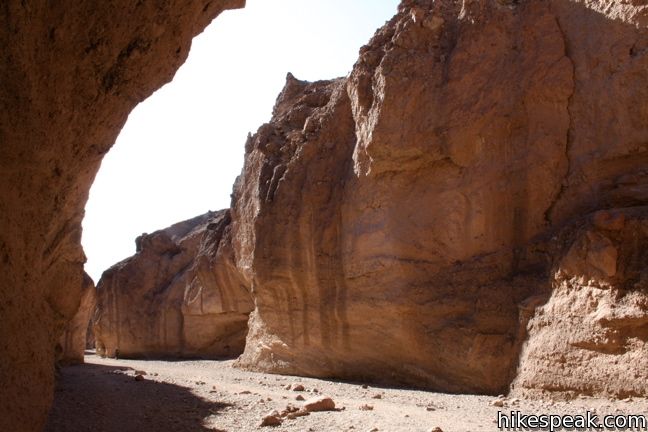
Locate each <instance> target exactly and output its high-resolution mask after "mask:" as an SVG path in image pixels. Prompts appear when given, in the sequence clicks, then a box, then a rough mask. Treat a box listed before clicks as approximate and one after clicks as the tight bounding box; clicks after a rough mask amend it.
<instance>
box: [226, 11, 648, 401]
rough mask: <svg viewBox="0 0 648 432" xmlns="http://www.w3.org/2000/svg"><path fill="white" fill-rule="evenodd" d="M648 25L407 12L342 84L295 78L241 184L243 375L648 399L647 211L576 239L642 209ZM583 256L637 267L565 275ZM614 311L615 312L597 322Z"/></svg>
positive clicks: (250, 154) (647, 181)
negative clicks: (594, 221) (583, 228)
mask: <svg viewBox="0 0 648 432" xmlns="http://www.w3.org/2000/svg"><path fill="white" fill-rule="evenodd" d="M647 26H648V5H647V4H646V2H644V1H640V0H638V1H633V2H623V3H621V2H619V3H614V4H609V2H604V1H575V0H574V1H569V0H552V1H539V0H537V1H496V0H492V1H491V0H479V1H477V0H476V1H462V2H459V1H426V0H419V1H404V2H403V3H402V4H401V5H400V7H399V11H398V14H397V15H396V16H395V17H394V18H393V19H392V20H391V21H390V22H388V23H387V24H386V25H385V26H384V27H383V28H382V29H380V30H379V31H378V32H377V33H376V35H375V36H374V38H373V39H372V40H371V42H370V43H369V44H368V45H367V46H365V47H364V48H362V49H361V52H360V59H359V61H358V62H357V63H356V65H355V66H354V68H353V71H352V72H351V74H350V75H349V77H347V78H345V79H338V80H334V81H329V82H316V83H306V82H301V81H298V80H296V79H295V78H294V77H292V76H290V75H289V76H288V78H287V83H286V86H285V88H284V90H283V91H282V93H281V95H280V96H279V99H278V101H277V104H276V106H275V110H274V113H273V119H272V121H271V122H270V123H269V124H266V125H263V126H262V127H261V128H260V129H259V131H258V132H257V134H256V135H255V136H253V137H251V138H250V139H249V140H248V143H247V145H246V161H245V166H244V169H243V173H242V175H241V177H240V178H239V179H238V180H237V182H236V185H235V188H234V201H233V207H232V219H233V221H232V227H233V245H234V252H235V257H236V262H237V266H238V268H239V270H240V271H241V274H242V276H243V277H244V279H245V281H246V283H247V284H248V285H249V286H250V288H251V291H252V293H253V295H254V298H255V305H256V308H255V310H254V312H253V313H252V315H251V319H250V333H249V335H248V340H247V344H246V348H245V352H244V354H243V355H242V356H241V358H240V359H239V361H238V364H239V366H241V367H245V368H249V369H255V370H264V371H270V372H277V373H292V374H298V375H308V376H325V377H339V378H348V379H362V380H372V381H377V382H381V383H398V384H407V385H412V386H418V387H425V388H429V389H435V390H443V391H451V392H478V393H490V394H497V393H500V392H504V391H507V390H508V389H509V386H510V385H511V383H512V382H513V381H514V379H515V377H516V376H518V371H519V376H518V380H517V382H516V384H515V387H516V388H520V389H523V390H525V391H527V392H531V391H532V390H534V389H535V390H538V391H542V390H560V389H563V390H565V391H572V392H577V393H578V392H581V393H610V394H616V395H623V394H641V395H645V394H646V389H645V386H644V385H642V383H643V384H645V377H644V373H643V372H637V371H638V370H639V369H641V365H643V362H639V363H637V365H636V366H634V367H628V366H629V364H630V363H631V362H632V361H633V359H637V358H642V356H645V347H644V340H645V334H644V333H645V331H646V328H647V327H646V319H648V318H646V317H648V306H647V305H646V303H645V301H644V298H645V295H646V292H645V284H643V282H639V281H640V280H643V279H641V277H639V276H638V275H639V274H642V273H641V272H642V271H644V270H643V269H645V268H646V267H647V266H648V262H646V257H645V253H644V252H643V251H645V241H644V238H645V237H642V236H645V234H641V233H642V232H645V228H644V225H643V222H640V220H641V217H643V216H633V218H634V219H632V220H633V222H631V223H629V224H628V226H627V227H626V228H624V231H622V232H619V233H607V234H601V233H599V232H598V231H596V230H595V231H592V234H591V235H590V234H582V233H581V234H579V235H580V236H581V237H582V236H584V237H582V238H581V237H578V236H577V237H578V238H576V237H574V238H571V239H570V238H569V235H572V236H576V234H575V233H576V232H577V231H578V229H579V227H578V226H576V227H575V226H574V225H573V224H574V223H575V221H582V220H588V218H590V217H591V216H588V215H590V214H591V213H592V212H595V211H597V210H601V209H608V210H610V211H613V213H612V214H616V213H615V212H616V211H617V210H615V209H618V211H619V212H622V213H623V212H625V210H623V211H622V210H620V209H622V208H628V207H632V208H634V210H632V212H633V213H632V214H633V215H634V214H639V215H643V214H645V208H642V207H640V206H641V205H645V204H647V201H648V175H647V174H648V173H647V172H646V168H645V167H646V166H648V102H647V101H648V94H647V92H648V72H647V71H648V29H647ZM628 220H630V218H629V219H628ZM570 227H571V228H570ZM642 230H644V231H642ZM578 232H580V231H578ZM561 233H562V234H561ZM559 234H560V235H559ZM554 237H555V238H557V239H558V240H556V239H555V238H554ZM579 239H580V240H579ZM583 239H585V240H583ZM588 239H589V240H588ZM573 242H576V243H573ZM583 242H585V243H583ZM587 242H594V243H593V244H594V246H591V247H592V248H593V250H594V251H595V252H593V253H594V254H599V255H601V257H599V258H596V259H601V260H603V261H604V262H605V263H604V264H601V265H603V266H604V268H605V269H608V270H609V268H611V267H612V265H613V264H612V263H611V262H612V261H613V257H615V256H617V255H618V257H622V258H618V259H619V260H620V261H619V262H618V263H615V264H614V265H618V266H624V265H627V266H628V268H627V271H624V272H619V273H615V274H614V275H608V276H606V277H613V279H609V280H608V279H606V283H607V285H605V288H600V286H599V285H597V284H591V283H590V282H588V281H589V280H590V278H591V277H594V278H595V279H596V277H598V276H597V275H598V273H596V272H593V271H591V270H589V269H588V268H582V269H580V267H579V269H580V270H569V271H571V272H572V273H569V271H568V270H565V268H566V267H565V268H563V267H564V266H566V264H565V260H567V261H570V260H571V258H569V257H570V256H572V255H573V254H574V253H575V252H567V251H566V250H569V248H570V247H572V246H571V245H572V244H577V245H581V244H589V243H587ZM608 243H610V244H611V245H612V246H610V247H611V248H612V249H614V250H615V251H617V252H616V253H617V255H615V254H614V253H613V252H612V249H609V250H608V249H606V247H607V246H605V245H607V244H608ZM573 247H576V248H581V246H573ZM582 247H583V248H587V246H582ZM579 253H581V252H579ZM582 253H585V252H582ZM616 259H617V258H614V260H616ZM557 269H563V270H560V271H559V270H557ZM605 271H607V270H605ZM565 274H567V275H570V276H569V277H568V276H564V275H565ZM558 275H563V276H558ZM601 289H606V290H607V291H600V290H601ZM592 296H593V297H596V298H600V303H601V305H600V306H598V308H599V309H597V306H593V305H589V306H586V303H587V302H586V301H585V300H584V299H586V298H590V297H592ZM574 302H575V303H574ZM604 302H607V303H609V304H611V305H615V304H618V306H619V311H620V312H619V313H620V317H619V318H614V317H607V315H606V317H603V318H600V317H599V318H600V319H599V318H596V319H599V321H596V323H597V324H596V325H595V324H593V323H592V322H593V320H594V321H595V318H592V316H591V315H592V314H594V315H596V314H598V315H601V314H603V315H605V313H604V312H602V311H601V310H600V308H603V307H604V305H603V303H604ZM545 303H546V304H545ZM621 311H624V312H621ZM565 314H567V316H568V317H569V318H567V317H565V316H564V315H565ZM598 315H597V316H598ZM608 315H609V314H608ZM613 315H614V314H613ZM601 316H602V315H601ZM601 320H603V321H601ZM570 326H576V329H572V328H570ZM596 326H598V327H596ZM570 331H572V332H574V333H569V332H570ZM615 332H616V333H615ZM576 333H578V334H579V336H578V337H577V339H578V341H576V340H572V339H570V338H569V336H570V335H573V334H576ZM607 334H616V335H617V336H615V338H617V339H618V340H617V339H614V342H609V343H608V342H601V341H599V339H600V338H603V337H604V335H607ZM602 335H603V336H602ZM574 337H576V336H574ZM549 340H551V343H547V341H549ZM608 344H612V345H613V346H614V349H611V348H609V347H608V346H607V345H608ZM608 348H609V349H608ZM556 356H557V358H561V356H562V357H564V358H565V359H566V360H565V361H563V362H559V361H558V360H551V359H555V358H556ZM583 359H587V362H584V361H583ZM558 363H560V368H561V370H560V373H559V374H557V373H556V372H555V371H554V369H555V368H556V367H558ZM611 365H616V366H611ZM635 373H638V375H637V376H635ZM561 377H562V378H561ZM634 379H638V380H639V384H638V383H634V384H633V380H634ZM591 380H598V384H596V385H593V384H591ZM614 380H616V382H617V383H618V384H614V385H612V384H611V382H612V381H614Z"/></svg>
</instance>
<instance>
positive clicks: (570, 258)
mask: <svg viewBox="0 0 648 432" xmlns="http://www.w3.org/2000/svg"><path fill="white" fill-rule="evenodd" d="M578 225H579V226H576V227H572V229H569V230H566V232H565V233H564V234H563V236H561V237H559V238H558V239H557V241H558V243H559V244H563V245H564V246H563V247H562V248H561V249H562V253H558V254H557V259H556V263H555V266H554V268H553V271H552V278H551V281H552V290H551V293H550V296H549V298H548V299H546V298H545V299H538V300H539V301H538V302H536V304H535V305H529V306H531V307H529V308H528V311H529V312H532V313H533V318H532V319H531V321H530V322H529V325H528V332H529V334H528V342H527V344H526V346H525V348H524V351H523V353H522V356H521V359H520V367H519V370H518V375H517V378H516V380H515V383H514V391H515V392H516V393H520V394H530V395H535V394H538V393H540V394H542V392H545V393H546V392H553V393H561V394H562V395H563V396H565V397H567V398H569V397H573V396H574V395H575V394H586V395H605V396H613V397H619V398H626V397H628V396H644V397H645V396H647V395H648V390H647V389H646V383H648V265H647V264H648V207H636V208H632V209H617V210H614V211H599V212H597V213H595V214H594V215H592V216H591V217H589V218H587V219H586V220H585V221H583V222H582V223H580V224H578Z"/></svg>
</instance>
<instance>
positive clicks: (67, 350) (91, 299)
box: [57, 274, 97, 365]
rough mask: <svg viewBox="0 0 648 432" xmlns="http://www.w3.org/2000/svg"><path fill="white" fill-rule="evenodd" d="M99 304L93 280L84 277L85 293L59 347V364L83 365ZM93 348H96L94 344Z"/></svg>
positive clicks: (85, 275)
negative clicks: (90, 327) (91, 327)
mask: <svg viewBox="0 0 648 432" xmlns="http://www.w3.org/2000/svg"><path fill="white" fill-rule="evenodd" d="M96 303H97V290H96V289H95V285H94V282H93V281H92V278H90V276H88V275H87V274H84V276H83V291H82V295H81V303H80V304H79V309H78V310H77V313H76V314H75V315H74V318H72V319H71V320H70V321H69V322H68V323H67V325H66V326H65V332H64V333H63V336H62V337H61V339H60V340H59V344H58V345H57V363H59V364H61V365H67V364H76V363H83V356H84V354H85V350H86V347H87V344H88V326H89V324H90V317H91V316H92V313H93V312H94V308H95V305H96ZM92 348H94V343H93V346H92Z"/></svg>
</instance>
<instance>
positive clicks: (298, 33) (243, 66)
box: [82, 0, 398, 282]
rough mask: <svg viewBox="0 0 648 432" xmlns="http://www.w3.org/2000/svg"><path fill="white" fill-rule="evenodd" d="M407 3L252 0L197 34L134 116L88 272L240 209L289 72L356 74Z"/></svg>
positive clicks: (98, 201)
mask: <svg viewBox="0 0 648 432" xmlns="http://www.w3.org/2000/svg"><path fill="white" fill-rule="evenodd" d="M397 4H398V1H397V0H248V1H247V6H246V8H245V9H241V10H235V11H226V12H224V13H223V14H221V15H220V16H219V17H218V18H216V19H215V20H214V22H213V23H212V24H211V25H210V26H209V27H208V28H207V29H206V30H205V32H204V33H202V34H201V35H199V36H198V37H196V38H195V39H194V41H193V46H192V48H191V53H190V54H189V59H188V60H187V62H186V63H185V64H184V65H183V66H182V67H181V68H180V70H179V71H178V73H177V74H176V76H175V79H174V80H173V82H171V83H170V84H167V85H166V86H164V87H163V88H161V89H160V90H158V91H157V92H156V93H155V94H153V95H152V96H151V97H150V98H148V99H147V100H146V101H144V102H143V103H141V104H140V105H139V106H137V108H135V110H134V111H133V112H132V113H131V115H130V117H129V119H128V122H127V123H126V126H125V127H124V129H123V130H122V132H121V134H120V135H119V138H118V139H117V142H116V144H115V146H114V147H113V148H112V150H111V151H110V152H109V153H108V155H107V156H106V157H105V158H104V161H103V164H102V167H101V170H100V171H99V173H98V175H97V178H96V180H95V182H94V184H93V186H92V189H91V191H90V199H89V201H88V204H87V206H86V216H85V219H84V221H83V240H82V243H83V247H84V249H85V252H86V255H87V257H88V262H87V264H86V271H87V272H88V273H89V274H90V276H92V278H93V279H94V280H95V282H97V281H98V280H99V278H100V276H101V273H102V272H103V271H104V270H105V269H107V268H108V267H110V266H111V265H113V264H115V263H116V262H118V261H120V260H122V259H124V258H126V257H128V256H130V255H132V254H133V253H134V252H135V238H136V237H137V236H138V235H140V234H142V233H143V232H149V233H150V232H152V231H155V230H157V229H160V228H164V227H167V226H169V225H171V224H173V223H175V222H179V221H181V220H184V219H188V218H191V217H193V216H197V215H199V214H202V213H205V212H206V211H207V210H218V209H222V208H227V207H229V205H230V193H231V191H232V184H233V183H234V179H235V178H236V176H237V175H238V174H239V173H240V171H241V167H242V166H243V151H244V150H243V147H244V144H245V139H246V136H247V134H248V132H253V133H254V132H255V131H256V130H257V128H258V127H259V126H260V125H261V124H262V123H264V122H267V121H269V120H270V114H271V111H272V106H273V105H274V101H275V99H276V97H277V95H278V94H279V92H280V91H281V89H282V87H283V84H284V82H285V77H286V73H287V72H292V73H293V75H295V77H297V78H298V79H306V80H309V81H313V80H319V79H330V78H336V77H339V76H345V75H347V74H348V73H349V72H350V71H351V68H352V66H353V64H354V63H355V61H356V60H357V57H358V50H359V48H360V47H361V46H362V45H364V44H366V43H367V42H368V41H369V39H370V38H371V36H372V35H373V34H374V32H375V31H376V29H378V28H379V27H380V26H382V25H383V24H384V23H385V21H387V20H388V19H390V18H391V17H392V16H393V15H394V14H395V12H396V7H397Z"/></svg>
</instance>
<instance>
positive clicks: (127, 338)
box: [93, 210, 253, 358]
mask: <svg viewBox="0 0 648 432" xmlns="http://www.w3.org/2000/svg"><path fill="white" fill-rule="evenodd" d="M229 224H230V215H229V211H228V210H223V211H219V212H209V213H207V214H204V215H202V216H198V217H196V218H193V219H190V220H187V221H184V222H180V223H177V224H175V225H173V226H171V227H169V228H166V229H163V230H160V231H156V232H154V233H152V234H143V235H142V236H140V237H138V239H137V241H136V244H137V253H136V254H135V255H133V256H132V257H130V258H127V259H126V260H124V261H122V262H120V263H118V264H115V265H114V266H113V267H111V268H110V269H108V270H106V271H105V272H104V274H103V275H102V277H101V280H100V281H99V283H98V285H97V292H98V302H97V309H96V312H95V315H94V318H93V327H94V333H95V338H96V347H97V354H100V355H106V356H110V357H117V356H118V357H130V358H135V357H139V358H152V357H171V356H172V357H201V356H202V357H210V358H213V357H231V356H234V355H238V354H240V353H241V352H242V351H243V346H244V344H245V336H246V334H247V320H248V315H249V313H250V311H251V310H252V309H253V304H252V299H251V297H250V293H249V292H248V290H247V287H246V286H245V285H244V284H243V283H242V281H241V280H240V277H239V276H238V272H237V271H236V268H235V266H234V261H233V256H232V254H231V251H232V249H231V246H230V227H229Z"/></svg>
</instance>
